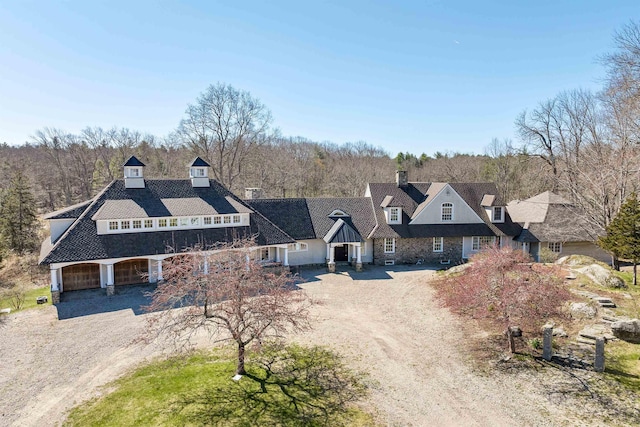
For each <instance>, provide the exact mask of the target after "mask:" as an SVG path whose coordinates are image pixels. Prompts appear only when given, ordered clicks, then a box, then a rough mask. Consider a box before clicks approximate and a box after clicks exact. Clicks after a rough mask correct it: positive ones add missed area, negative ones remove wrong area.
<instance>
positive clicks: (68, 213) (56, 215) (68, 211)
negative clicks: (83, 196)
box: [42, 199, 93, 219]
mask: <svg viewBox="0 0 640 427" xmlns="http://www.w3.org/2000/svg"><path fill="white" fill-rule="evenodd" d="M92 201H93V199H91V200H87V201H84V202H81V203H77V204H75V205H72V206H67V207H66V208H63V209H59V210H57V211H54V212H49V213H48V214H46V215H44V216H43V217H42V218H43V219H75V218H78V217H79V216H80V215H81V214H82V212H84V211H85V209H86V208H87V206H89V204H90V203H91V202H92Z"/></svg>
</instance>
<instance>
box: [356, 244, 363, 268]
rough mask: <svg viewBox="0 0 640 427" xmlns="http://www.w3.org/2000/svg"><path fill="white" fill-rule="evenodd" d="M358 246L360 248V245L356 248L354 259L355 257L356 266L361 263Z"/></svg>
mask: <svg viewBox="0 0 640 427" xmlns="http://www.w3.org/2000/svg"><path fill="white" fill-rule="evenodd" d="M360 246H361V245H358V246H356V257H357V260H356V262H357V263H358V264H361V263H362V256H361V254H360V252H361V249H360Z"/></svg>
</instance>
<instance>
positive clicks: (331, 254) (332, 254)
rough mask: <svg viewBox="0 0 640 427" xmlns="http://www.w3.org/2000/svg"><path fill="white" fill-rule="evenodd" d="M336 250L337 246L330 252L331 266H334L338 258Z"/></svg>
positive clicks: (332, 247)
mask: <svg viewBox="0 0 640 427" xmlns="http://www.w3.org/2000/svg"><path fill="white" fill-rule="evenodd" d="M335 255H336V248H335V246H331V250H330V251H329V264H333V263H334V262H335V261H334V260H335V258H336V256H335Z"/></svg>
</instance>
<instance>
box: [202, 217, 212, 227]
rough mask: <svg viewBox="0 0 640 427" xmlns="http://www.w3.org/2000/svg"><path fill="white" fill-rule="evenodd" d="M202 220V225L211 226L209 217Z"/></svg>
mask: <svg viewBox="0 0 640 427" xmlns="http://www.w3.org/2000/svg"><path fill="white" fill-rule="evenodd" d="M203 219H204V225H211V217H210V216H205V217H204V218H203Z"/></svg>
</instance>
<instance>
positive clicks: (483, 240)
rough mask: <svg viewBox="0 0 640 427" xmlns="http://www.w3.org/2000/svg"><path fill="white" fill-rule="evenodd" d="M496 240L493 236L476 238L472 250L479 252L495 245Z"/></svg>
mask: <svg viewBox="0 0 640 427" xmlns="http://www.w3.org/2000/svg"><path fill="white" fill-rule="evenodd" d="M495 240H496V238H495V237H493V236H474V237H473V241H472V244H471V250H474V251H479V250H480V249H482V248H485V247H487V246H491V245H493V243H494V242H495Z"/></svg>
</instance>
